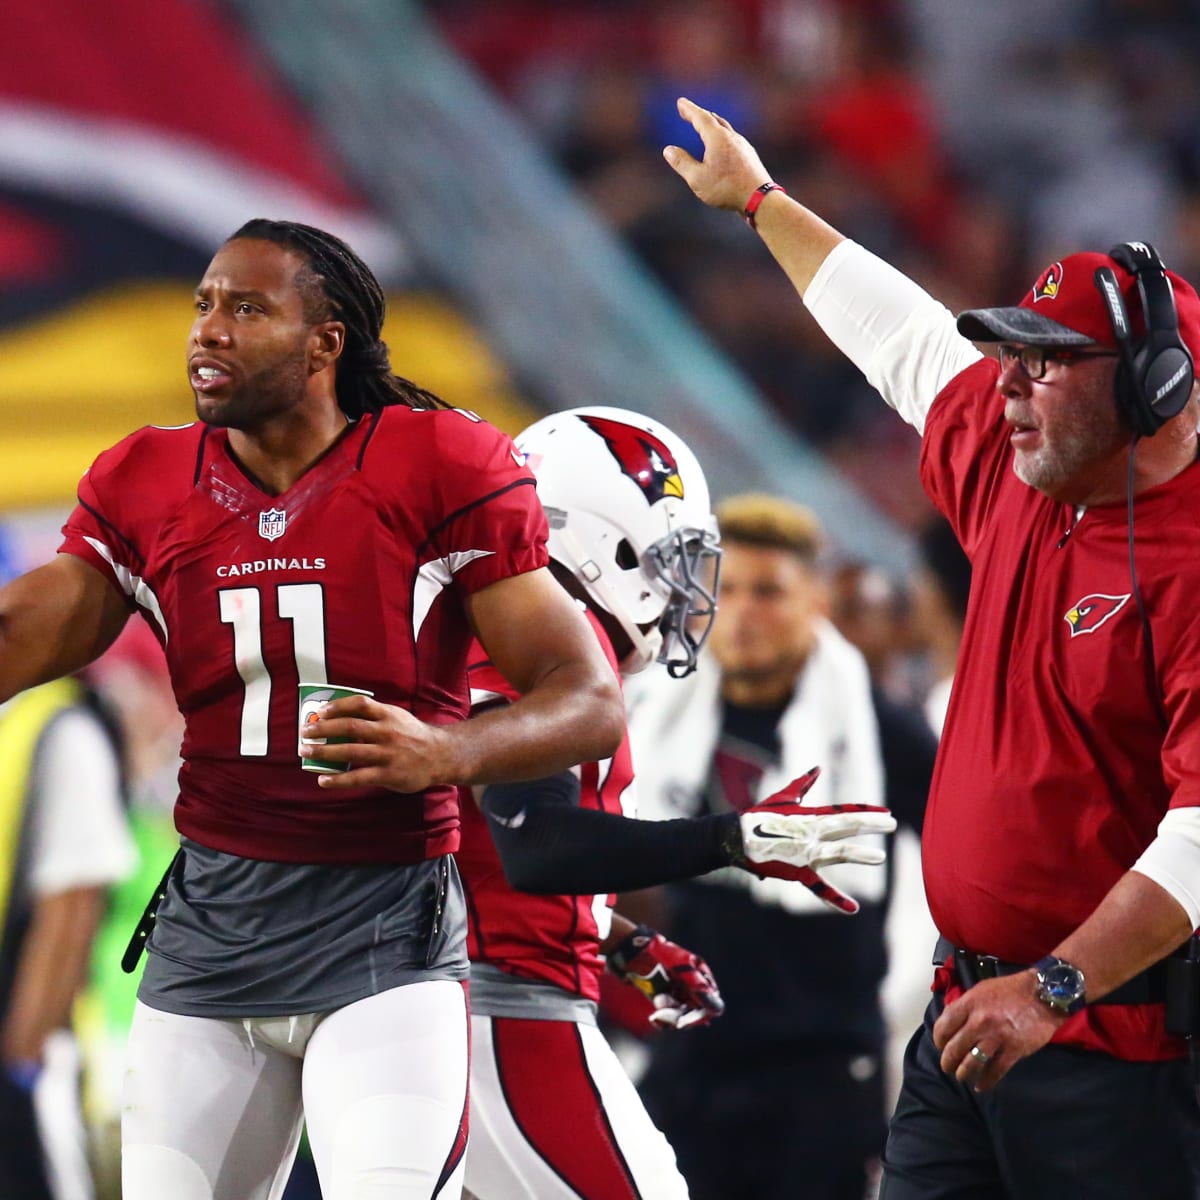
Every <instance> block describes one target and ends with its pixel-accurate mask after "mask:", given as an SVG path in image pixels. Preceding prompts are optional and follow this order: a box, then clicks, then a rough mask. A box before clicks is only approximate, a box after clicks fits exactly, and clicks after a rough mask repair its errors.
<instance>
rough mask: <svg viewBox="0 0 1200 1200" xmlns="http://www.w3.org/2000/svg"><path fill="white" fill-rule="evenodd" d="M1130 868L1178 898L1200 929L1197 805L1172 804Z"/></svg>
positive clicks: (1194, 927) (1195, 926) (1199, 844)
mask: <svg viewBox="0 0 1200 1200" xmlns="http://www.w3.org/2000/svg"><path fill="white" fill-rule="evenodd" d="M1133 869H1134V870H1135V871H1137V873H1138V874H1139V875H1145V876H1146V878H1147V879H1153V880H1154V882H1155V883H1157V884H1158V886H1159V887H1160V888H1162V889H1163V890H1164V891H1165V892H1168V893H1170V895H1171V896H1172V897H1173V898H1174V899H1176V900H1178V901H1179V903H1180V905H1181V906H1182V907H1183V910H1184V911H1185V912H1186V913H1187V915H1188V920H1189V921H1190V922H1191V924H1192V928H1193V929H1200V808H1172V809H1171V810H1170V811H1169V812H1168V813H1167V815H1166V816H1165V817H1163V819H1162V821H1161V823H1160V824H1159V826H1158V836H1157V837H1156V838H1155V839H1154V841H1152V842H1151V843H1150V845H1149V846H1147V847H1146V849H1145V850H1144V851H1143V852H1142V856H1141V858H1139V859H1138V860H1137V862H1135V863H1134V864H1133Z"/></svg>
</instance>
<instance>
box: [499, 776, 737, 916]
mask: <svg viewBox="0 0 1200 1200" xmlns="http://www.w3.org/2000/svg"><path fill="white" fill-rule="evenodd" d="M568 781H569V782H568ZM481 806H482V808H483V811H484V813H485V815H486V816H487V818H488V828H489V829H490V831H491V834H492V841H493V842H494V843H495V846H496V851H497V853H498V854H499V856H500V863H501V866H502V867H503V868H504V877H505V878H506V879H507V880H508V882H509V884H510V885H511V886H513V887H515V888H516V889H517V890H518V891H522V892H534V893H538V894H543V895H601V894H603V893H605V892H624V891H633V890H634V889H636V888H644V887H653V886H654V885H656V884H660V883H671V882H674V881H675V880H678V879H691V878H692V877H693V876H696V875H703V874H705V873H706V872H708V871H715V870H716V869H717V868H718V867H724V866H728V865H729V864H731V863H733V862H735V861H736V860H737V857H738V855H739V854H740V852H741V842H742V839H741V830H740V828H739V826H738V816H737V813H722V814H720V815H718V816H709V817H694V818H691V819H683V820H676V821H636V820H632V819H630V818H628V817H623V816H621V815H620V814H619V813H607V812H596V811H595V810H594V809H584V808H580V807H579V781H578V780H577V779H576V778H575V776H574V775H572V774H571V773H570V772H569V771H564V772H563V773H562V774H561V775H554V776H551V777H550V778H548V779H539V780H536V781H534V782H532V783H512V784H493V785H491V786H490V787H488V788H486V789H485V791H484V793H483V798H482V801H481Z"/></svg>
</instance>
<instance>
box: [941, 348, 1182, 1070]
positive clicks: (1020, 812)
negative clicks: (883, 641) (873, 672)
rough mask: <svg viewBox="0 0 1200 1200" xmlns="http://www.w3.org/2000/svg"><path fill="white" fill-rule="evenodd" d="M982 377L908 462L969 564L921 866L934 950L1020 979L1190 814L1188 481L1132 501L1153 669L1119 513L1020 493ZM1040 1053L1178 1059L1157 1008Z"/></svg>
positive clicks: (982, 373)
mask: <svg viewBox="0 0 1200 1200" xmlns="http://www.w3.org/2000/svg"><path fill="white" fill-rule="evenodd" d="M997 372H998V366H997V364H996V362H995V361H994V360H993V359H990V358H989V359H983V360H981V361H980V362H977V363H976V364H975V365H973V366H971V367H969V368H967V369H966V370H965V371H963V372H962V373H961V374H959V375H958V376H956V377H955V378H954V379H953V380H951V382H950V383H949V384H948V385H947V386H946V387H945V388H944V389H943V391H942V392H941V394H940V395H939V396H938V398H937V399H936V400H935V402H934V404H933V406H932V408H931V409H930V412H929V417H928V423H927V425H926V432H925V438H924V443H923V448H922V458H921V470H922V478H923V480H924V483H925V486H926V488H927V490H928V491H929V494H930V496H931V497H932V498H933V500H934V502H935V503H936V504H937V506H938V507H939V508H940V509H941V510H942V512H944V513H945V514H946V516H947V517H948V518H949V520H950V522H951V524H952V525H953V526H954V529H955V531H956V532H957V534H958V537H959V540H960V541H961V542H962V544H963V547H964V549H965V550H966V552H967V554H968V556H969V557H970V559H971V561H972V564H973V566H974V573H973V577H972V582H971V599H970V605H969V608H968V611H967V618H966V627H965V630H964V633H963V640H962V645H961V648H960V650H959V659H958V662H959V675H958V678H957V679H956V683H955V687H954V690H953V693H952V696H951V700H950V709H949V712H948V714H947V718H946V730H945V734H944V736H943V739H942V743H941V749H940V752H939V755H938V761H937V768H936V770H935V773H934V778H933V787H932V790H931V792H930V796H929V805H928V808H927V810H926V816H925V829H924V834H923V837H922V844H923V860H924V874H925V888H926V892H927V895H928V898H929V907H930V912H931V913H932V915H933V919H934V921H935V923H936V924H937V927H938V929H939V930H940V931H941V932H942V933H943V934H944V935H945V936H946V937H947V938H949V939H950V940H951V941H952V942H954V943H955V944H956V945H958V946H962V947H965V948H967V949H969V950H973V951H975V952H977V953H985V954H994V955H996V956H997V957H999V958H1002V959H1007V960H1010V961H1013V962H1034V961H1036V960H1037V959H1038V958H1040V957H1041V956H1042V955H1044V954H1046V953H1048V952H1049V951H1050V950H1051V949H1052V948H1053V947H1054V946H1055V945H1056V944H1057V943H1058V942H1059V941H1061V940H1062V939H1063V938H1064V937H1065V936H1066V935H1067V934H1068V933H1070V932H1071V931H1072V930H1074V929H1075V928H1076V927H1077V926H1078V925H1079V924H1081V923H1082V922H1083V920H1084V919H1085V918H1086V917H1088V916H1089V915H1090V914H1091V913H1092V911H1093V910H1094V909H1095V908H1096V907H1097V905H1098V904H1099V903H1100V901H1101V900H1102V899H1103V898H1104V896H1105V895H1106V894H1107V892H1108V891H1109V890H1110V889H1111V888H1112V886H1113V885H1114V884H1115V883H1116V881H1117V880H1118V879H1119V878H1120V877H1121V876H1122V875H1123V874H1124V873H1125V872H1126V871H1128V870H1129V868H1130V867H1131V866H1132V865H1133V863H1134V862H1135V861H1136V860H1137V858H1138V857H1139V856H1140V855H1141V853H1142V851H1143V850H1145V849H1146V847H1147V846H1148V845H1149V844H1150V842H1151V841H1152V840H1153V839H1154V837H1155V835H1156V833H1157V827H1158V824H1159V822H1160V821H1161V820H1162V818H1163V816H1164V815H1165V813H1166V812H1167V809H1168V807H1173V806H1186V805H1195V804H1200V754H1198V753H1197V738H1198V737H1200V621H1198V620H1197V619H1196V597H1197V595H1200V555H1197V554H1196V553H1195V549H1196V544H1197V543H1196V531H1197V526H1198V525H1200V467H1191V468H1189V469H1188V470H1186V471H1184V472H1183V473H1182V474H1181V475H1179V476H1177V477H1176V478H1174V479H1172V480H1170V481H1169V482H1167V483H1164V484H1161V485H1160V486H1158V487H1156V488H1153V489H1151V490H1149V491H1146V492H1143V493H1141V494H1140V495H1138V496H1137V498H1136V500H1135V505H1134V523H1135V529H1136V543H1135V545H1136V556H1137V583H1138V588H1139V590H1140V592H1141V595H1142V598H1143V600H1144V603H1145V608H1146V612H1147V615H1148V618H1149V624H1150V629H1151V631H1152V635H1153V647H1154V662H1153V664H1151V663H1150V662H1149V661H1148V657H1147V649H1148V647H1147V640H1146V633H1145V629H1144V627H1143V622H1142V619H1141V616H1140V614H1139V611H1138V605H1137V601H1136V598H1135V596H1134V589H1133V585H1132V582H1131V576H1130V566H1129V526H1128V520H1127V513H1126V506H1125V503H1124V502H1123V501H1121V502H1117V503H1114V504H1106V505H1097V506H1094V507H1092V508H1088V509H1086V510H1084V511H1083V512H1082V513H1081V514H1077V513H1076V512H1075V510H1074V509H1073V508H1072V507H1071V506H1070V505H1066V504H1061V503H1058V502H1056V501H1053V500H1051V499H1050V498H1049V497H1047V496H1045V495H1043V494H1042V493H1041V492H1038V491H1036V490H1035V489H1033V488H1031V487H1029V486H1027V485H1026V484H1024V483H1022V482H1021V481H1020V479H1018V478H1017V476H1016V475H1015V474H1014V472H1013V466H1012V450H1011V447H1010V445H1009V440H1008V434H1009V429H1008V426H1007V425H1006V424H1005V423H1004V421H1003V420H1002V415H1001V414H1002V410H1003V400H1002V398H1001V397H1000V395H999V394H998V392H997V388H996V376H997ZM1160 706H1161V707H1160ZM1056 1040H1057V1041H1066V1042H1075V1043H1079V1044H1083V1045H1090V1046H1094V1047H1097V1048H1103V1049H1106V1050H1109V1051H1110V1052H1112V1053H1115V1054H1118V1055H1120V1056H1122V1057H1126V1058H1144V1059H1153V1058H1166V1057H1175V1056H1177V1055H1181V1054H1183V1053H1185V1050H1184V1046H1183V1042H1182V1041H1181V1040H1179V1039H1175V1038H1170V1037H1168V1036H1167V1035H1166V1034H1165V1032H1164V1031H1163V1028H1162V1009H1161V1006H1128V1005H1097V1006H1089V1007H1088V1008H1086V1009H1085V1010H1084V1011H1083V1012H1082V1013H1080V1014H1078V1015H1077V1016H1075V1017H1073V1018H1072V1019H1071V1020H1069V1021H1068V1022H1067V1023H1066V1024H1065V1025H1064V1026H1063V1027H1062V1029H1060V1031H1059V1034H1058V1035H1057V1037H1056Z"/></svg>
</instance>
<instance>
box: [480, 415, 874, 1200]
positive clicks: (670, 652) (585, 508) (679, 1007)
mask: <svg viewBox="0 0 1200 1200" xmlns="http://www.w3.org/2000/svg"><path fill="white" fill-rule="evenodd" d="M517 447H518V449H519V450H521V451H522V452H523V453H524V454H525V457H526V461H527V463H528V465H529V467H530V469H531V470H532V471H533V473H534V475H535V476H536V477H537V482H538V494H539V496H540V497H541V500H542V503H543V505H544V506H545V509H546V515H547V517H548V520H549V524H550V542H549V547H550V556H551V569H552V571H553V572H554V573H555V575H556V576H557V577H558V579H559V580H560V581H561V583H562V584H563V587H564V588H565V589H566V590H567V591H568V592H569V593H570V594H571V595H573V596H574V597H575V598H576V600H577V601H578V603H579V604H580V605H581V606H582V607H585V608H586V611H587V613H588V616H589V619H590V620H591V622H592V625H593V628H594V629H595V631H596V637H597V639H598V641H599V643H600V644H601V645H602V646H603V648H604V651H605V653H606V654H607V655H608V657H609V660H610V661H611V662H612V664H613V668H614V670H619V671H620V672H621V673H623V674H632V673H633V672H635V671H638V670H641V669H643V668H645V667H648V666H649V665H650V664H651V663H653V662H654V661H655V660H656V659H657V660H658V661H660V662H663V663H665V664H666V666H667V669H668V670H669V671H670V672H671V674H673V675H676V676H682V675H685V674H687V673H688V672H690V671H691V670H692V669H693V668H694V666H695V663H696V655H697V653H698V651H699V649H700V646H701V645H702V644H703V641H704V639H705V637H706V635H707V632H708V628H709V624H710V622H711V621H712V618H713V615H714V612H715V603H714V595H715V589H716V575H717V562H718V558H719V554H720V551H719V548H718V536H717V527H716V519H715V518H714V516H713V514H712V512H711V509H710V505H709V494H708V487H707V484H706V482H705V479H704V475H703V473H702V471H701V469H700V465H699V463H698V462H697V461H696V459H695V457H694V456H693V455H692V453H691V451H690V450H689V449H688V447H687V446H686V445H685V444H684V443H683V441H682V440H681V439H679V438H678V437H677V436H676V435H675V434H674V433H672V432H671V431H670V430H669V429H666V428H665V427H664V426H662V425H661V424H659V423H658V422H656V421H653V420H650V419H649V418H646V417H643V416H640V415H639V414H637V413H632V412H627V411H625V410H622V409H616V408H583V409H573V410H570V411H568V412H564V413H558V414H555V415H553V416H550V417H546V418H545V419H543V420H541V421H539V422H537V423H536V424H535V425H533V426H532V427H530V428H529V429H527V430H526V431H525V432H524V433H523V434H520V435H519V436H518V438H517ZM470 681H471V696H472V702H473V704H474V706H475V709H476V711H491V710H492V709H493V708H494V707H496V706H499V707H503V706H505V705H507V704H508V703H510V702H512V701H513V700H514V699H515V697H516V694H517V693H516V692H515V690H514V689H513V688H512V686H511V684H508V683H506V681H505V680H504V678H503V677H502V676H501V675H500V673H499V672H498V671H497V670H496V667H495V665H494V664H493V663H492V662H490V661H488V658H487V655H486V653H483V652H481V653H480V654H479V656H478V658H477V659H476V660H474V661H473V662H472V663H471V670H470ZM815 778H816V771H812V772H810V773H809V774H808V775H806V776H805V777H803V778H802V779H799V780H796V781H795V782H794V783H793V784H792V785H791V786H790V787H789V788H787V789H785V790H784V791H783V792H781V793H780V794H778V795H776V796H772V797H771V798H770V799H769V800H767V801H765V802H764V803H762V804H760V805H758V806H756V807H755V808H753V809H751V810H749V812H747V813H742V814H738V813H728V814H723V815H720V816H715V817H701V818H696V819H693V820H680V821H662V822H657V821H636V820H630V819H629V818H630V817H632V816H633V814H634V812H635V807H636V801H635V796H634V790H635V782H634V769H633V764H632V762H631V759H630V752H629V745H628V742H627V741H623V742H622V744H621V745H620V747H619V748H618V749H617V751H616V753H615V754H613V755H612V756H611V757H608V758H605V759H602V760H600V761H596V762H589V763H585V764H583V765H582V766H581V767H579V768H575V769H572V770H568V771H563V772H561V773H560V774H558V775H556V776H551V777H546V778H543V779H540V780H537V781H534V782H529V783H523V784H522V783H518V784H504V785H494V786H490V787H487V788H485V789H475V793H474V796H475V797H477V802H476V799H474V798H472V797H469V796H468V797H465V798H464V803H463V807H462V820H463V840H462V845H461V847H460V850H459V852H458V855H457V858H458V862H459V865H460V868H461V870H462V873H463V880H464V883H465V886H466V892H467V903H468V909H469V913H470V939H469V949H470V957H471V989H472V993H471V1002H472V1017H471V1027H472V1037H473V1046H474V1050H473V1056H472V1065H471V1104H472V1112H473V1122H472V1130H471V1144H470V1146H469V1148H468V1153H467V1177H466V1185H467V1194H469V1195H473V1196H475V1197H476V1198H477V1200H522V1198H524V1197H528V1196H537V1197H539V1200H555V1198H562V1200H568V1198H572V1197H579V1196H588V1197H605V1200H616V1198H618V1197H629V1198H631V1200H634V1198H636V1197H650V1196H653V1197H655V1198H656V1200H670V1198H671V1197H685V1196H686V1195H687V1186H686V1184H685V1182H684V1180H683V1178H682V1176H681V1175H680V1174H679V1171H678V1169H677V1168H676V1165H675V1156H674V1154H673V1152H672V1151H671V1148H670V1146H669V1145H668V1144H667V1142H666V1140H665V1138H664V1137H663V1136H662V1134H661V1133H660V1132H659V1131H658V1130H657V1129H656V1128H655V1127H654V1125H653V1124H652V1122H651V1121H650V1118H649V1117H648V1116H647V1114H646V1111H645V1109H644V1108H643V1107H642V1104H641V1101H640V1100H639V1098H638V1095H637V1092H636V1091H635V1090H634V1087H633V1085H632V1083H631V1082H630V1081H629V1079H628V1078H627V1077H626V1075H625V1074H624V1072H623V1070H622V1069H621V1067H620V1065H619V1063H618V1061H617V1059H616V1056H615V1055H614V1054H613V1052H612V1050H611V1049H610V1048H609V1046H608V1044H607V1042H606V1041H605V1040H604V1037H603V1036H602V1035H601V1033H600V1031H599V1029H598V1028H597V1027H596V1001H597V999H598V997H599V993H600V974H601V970H602V967H603V962H604V960H603V958H602V954H606V955H607V962H608V966H609V968H610V970H613V971H614V972H615V973H616V974H618V975H619V976H621V977H622V978H624V979H626V980H627V981H629V982H632V983H634V984H635V985H636V986H638V987H639V988H641V989H642V990H643V991H645V992H646V993H647V994H649V995H651V996H652V997H653V998H654V1001H655V1004H656V1006H657V1011H656V1013H655V1017H654V1018H652V1019H656V1020H657V1022H658V1023H661V1024H666V1025H675V1026H676V1027H678V1028H682V1027H684V1026H687V1025H690V1024H703V1023H705V1022H707V1021H709V1020H711V1019H712V1018H713V1017H714V1016H717V1015H719V1014H720V1012H721V1009H722V1007H723V1006H722V1003H721V1000H720V996H719V993H718V992H717V988H716V984H715V982H714V980H713V978H712V976H711V974H710V973H709V971H708V968H707V966H706V965H705V964H704V963H703V961H702V960H700V959H698V958H696V957H695V956H694V955H692V954H690V953H689V952H687V951H686V950H684V949H682V948H681V947H678V946H676V945H674V944H673V943H671V942H669V941H667V940H666V939H665V938H663V937H662V936H661V935H660V934H657V933H656V932H655V931H654V930H652V929H649V928H646V927H645V926H637V927H635V926H633V925H632V924H631V923H630V922H628V921H624V920H622V919H621V918H620V917H618V916H615V915H614V914H612V913H611V907H610V906H611V904H612V901H613V895H612V894H611V893H614V892H618V891H624V890H627V889H632V888H639V887H646V886H649V885H651V884H656V883H663V882H666V881H668V880H673V879H680V878H686V877H690V876H692V875H697V874H701V873H703V872H706V871H712V870H716V869H718V868H720V867H728V866H739V867H742V868H744V869H745V870H748V871H751V872H753V873H755V874H757V875H764V876H769V875H774V876H781V877H784V878H791V879H800V880H802V881H803V882H805V883H806V884H807V885H808V886H809V887H811V888H812V889H813V890H814V891H816V892H817V893H818V895H820V896H821V897H822V898H823V899H825V900H827V901H828V902H829V903H831V904H832V905H833V906H834V907H835V908H838V909H839V910H841V911H853V909H854V907H855V905H854V902H853V901H852V900H850V899H849V898H848V897H845V896H842V895H841V894H840V893H837V892H835V891H834V890H833V889H832V888H828V887H827V886H826V885H825V884H824V881H823V880H822V879H821V878H820V876H818V875H817V874H816V870H815V869H816V868H817V867H820V866H822V865H826V864H828V863H832V862H836V861H854V862H879V861H881V859H882V854H881V853H880V852H878V851H876V850H874V849H873V848H866V847H861V846H859V845H857V844H855V843H853V842H849V841H846V840H845V839H847V838H851V837H853V836H854V835H855V834H858V833H868V832H875V831H888V830H891V829H893V828H894V827H895V823H894V821H893V820H892V818H891V817H890V816H889V815H888V814H887V812H886V810H884V809H880V808H870V807H868V806H842V807H841V808H834V807H833V806H831V807H830V808H829V809H821V808H813V807H808V808H805V807H804V806H802V805H801V803H800V801H801V799H802V797H803V795H804V793H805V792H806V791H807V789H808V787H809V786H811V784H812V782H813V781H814V780H815ZM530 893H535V894H530ZM551 1070H552V1071H553V1080H554V1084H553V1087H552V1088H547V1086H546V1073H547V1072H548V1071H551Z"/></svg>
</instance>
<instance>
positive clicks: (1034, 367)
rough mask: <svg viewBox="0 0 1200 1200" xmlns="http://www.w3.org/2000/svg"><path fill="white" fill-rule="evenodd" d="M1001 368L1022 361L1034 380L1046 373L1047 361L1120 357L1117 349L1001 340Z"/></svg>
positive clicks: (998, 352) (1025, 369) (1069, 361)
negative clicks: (1058, 346) (1070, 348)
mask: <svg viewBox="0 0 1200 1200" xmlns="http://www.w3.org/2000/svg"><path fill="white" fill-rule="evenodd" d="M996 352H997V354H998V356H999V358H1000V370H1002V371H1003V370H1004V369H1005V368H1006V367H1008V366H1009V365H1010V364H1011V363H1014V362H1016V363H1020V365H1021V370H1022V371H1024V372H1025V374H1026V375H1027V376H1028V377H1029V378H1030V379H1032V380H1038V379H1041V378H1042V377H1043V376H1044V375H1045V374H1046V363H1047V362H1059V363H1073V362H1078V361H1079V360H1080V359H1084V358H1119V357H1120V356H1119V355H1118V354H1117V352H1116V351H1115V350H1060V349H1055V348H1054V347H1052V346H1010V345H1009V344H1008V343H1007V342H1001V343H1000V345H999V346H997V347H996Z"/></svg>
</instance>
